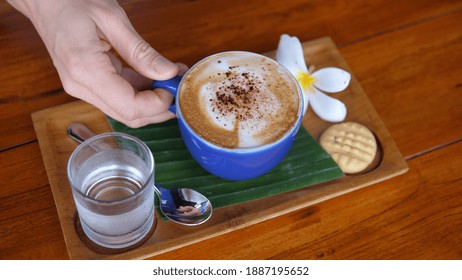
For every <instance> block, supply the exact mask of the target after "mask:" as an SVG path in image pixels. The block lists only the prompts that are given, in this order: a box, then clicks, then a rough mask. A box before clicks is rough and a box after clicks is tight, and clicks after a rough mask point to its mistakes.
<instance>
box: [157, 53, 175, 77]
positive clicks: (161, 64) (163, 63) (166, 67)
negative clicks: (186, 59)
mask: <svg viewBox="0 0 462 280" xmlns="http://www.w3.org/2000/svg"><path fill="white" fill-rule="evenodd" d="M154 69H155V70H156V71H157V72H159V73H165V72H171V71H173V70H178V67H177V66H176V64H175V63H173V62H171V61H170V60H168V59H166V58H165V57H163V56H161V57H159V58H158V59H157V60H156V62H155V64H154Z"/></svg>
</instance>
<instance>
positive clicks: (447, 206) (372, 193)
mask: <svg viewBox="0 0 462 280" xmlns="http://www.w3.org/2000/svg"><path fill="white" fill-rule="evenodd" d="M461 153H462V142H458V143H455V144H452V145H450V146H448V147H446V148H445V149H441V150H438V151H435V152H433V153H430V154H426V155H423V156H421V157H417V158H414V159H412V160H410V161H409V166H410V169H409V171H408V172H407V173H406V174H404V175H401V176H399V177H396V178H393V179H390V180H387V181H384V182H381V183H379V184H376V185H374V186H371V187H368V188H364V189H361V190H358V191H356V192H352V193H349V194H346V195H343V196H340V197H336V198H333V199H330V200H328V201H325V202H321V203H318V204H316V205H313V206H310V207H306V208H304V209H301V210H299V211H295V212H292V213H290V214H287V215H284V216H281V217H277V218H274V219H272V220H269V221H265V222H262V223H259V224H257V225H255V226H253V227H248V228H244V229H242V230H240V231H236V232H231V233H228V234H226V235H224V236H221V237H215V238H212V239H210V240H207V241H206V242H200V243H196V244H194V245H190V246H187V247H184V248H181V249H177V250H175V251H172V252H169V253H165V254H161V255H158V256H155V259H189V258H191V252H194V258H197V259H242V260H245V259H261V258H265V259H276V260H277V259H398V260H399V259H459V260H460V259H461V258H462V236H461V232H462V204H461V200H462V188H461V185H462V173H461V172H460V170H462V161H461V160H460V154H461ZM442 160H444V162H445V164H441V161H442ZM429 166H431V167H432V168H429ZM449 225H450V226H449ZM217 248H219V249H217Z"/></svg>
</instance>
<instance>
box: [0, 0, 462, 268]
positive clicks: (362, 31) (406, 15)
mask: <svg viewBox="0 0 462 280" xmlns="http://www.w3.org/2000/svg"><path fill="white" fill-rule="evenodd" d="M119 2H120V3H121V5H123V6H124V8H125V9H126V11H127V14H128V16H129V17H130V19H131V20H132V22H133V24H134V26H135V27H136V29H137V30H138V31H139V33H140V34H141V35H142V36H143V37H144V38H145V39H146V40H147V41H148V42H149V43H151V44H152V45H153V46H155V47H156V48H157V49H158V50H159V51H161V52H162V53H163V54H165V55H166V56H167V57H169V58H170V59H172V60H178V61H184V62H186V63H188V64H191V63H193V62H195V61H197V60H198V59H199V58H201V57H203V56H204V55H207V54H210V53H214V52H217V51H220V50H225V49H231V48H238V49H245V50H252V51H255V52H266V51H268V50H271V49H274V48H275V44H276V43H277V41H278V39H279V36H280V34H281V33H289V34H292V35H296V36H298V37H299V38H300V39H301V40H302V41H306V40H310V39H313V38H317V37H321V36H330V37H332V38H333V40H334V42H335V43H336V44H337V45H338V46H339V50H340V52H341V53H342V55H343V56H344V57H345V59H346V61H347V62H348V65H349V66H350V67H351V70H352V72H353V73H354V74H355V75H356V78H357V79H358V81H359V82H360V83H361V85H362V86H363V88H364V89H365V91H366V92H367V94H368V96H369V98H370V99H371V101H372V103H373V105H374V107H375V108H376V110H377V112H378V114H379V116H380V117H381V119H382V120H383V122H384V124H385V126H386V127H387V128H388V130H389V131H390V134H391V135H392V136H393V139H394V140H395V141H396V143H397V145H398V147H399V149H400V151H401V152H402V153H403V154H404V155H405V156H406V157H407V158H408V163H409V165H410V171H409V172H408V173H406V174H404V175H402V176H400V177H398V178H397V179H392V180H389V181H386V182H382V183H379V184H376V185H374V186H371V187H368V188H364V189H361V190H357V191H355V192H352V193H349V194H345V195H343V196H341V197H339V198H335V199H331V200H329V201H327V202H324V203H318V204H314V205H312V206H309V207H306V208H303V209H301V210H298V211H295V212H291V213H290V214H287V215H283V216H280V217H278V218H275V219H270V220H268V221H265V222H262V223H259V224H257V225H254V226H250V227H247V228H245V229H241V230H237V231H234V232H232V233H228V234H225V235H222V236H220V237H215V238H212V239H210V240H208V241H204V242H200V243H197V244H195V245H191V246H187V247H184V248H183V249H178V250H175V251H172V252H170V253H166V254H161V255H159V256H157V257H156V258H166V259H169V258H171V259H190V258H202V259H209V258H210V259H213V258H217V259H227V258H228V259H231V258H241V259H246V258H254V259H268V258H273V259H277V258H281V259H290V258H303V259H306V258H311V259H318V258H319V259H345V258H351V259H361V258H363V259H382V258H383V259H400V258H404V259H461V258H462V256H461V252H462V248H461V244H462V242H461V240H462V235H461V232H462V231H461V228H460V221H461V219H460V211H459V210H460V205H462V198H461V197H460V186H461V180H460V176H458V175H457V174H458V173H457V172H459V171H458V170H460V161H461V160H460V156H458V155H460V139H461V135H460V131H461V127H460V125H461V121H460V119H461V118H460V106H458V105H459V104H460V103H461V99H460V98H461V94H460V90H461V88H462V87H461V84H462V81H461V80H460V77H461V75H460V70H461V66H460V61H461V53H460V50H461V48H460V41H461V40H460V35H461V30H462V29H461V26H460V24H461V22H460V20H458V19H459V18H460V17H461V15H460V11H461V8H462V2H461V1H460V0H442V1H431V0H410V1H386V0H372V1H348V0H333V1H321V0H294V1H289V2H290V3H287V1H242V0H237V1H234V2H233V3H235V5H233V6H230V5H229V3H228V2H226V1H224V0H214V1H207V0H199V1H181V0H173V1H161V0H152V1H146V0H121V1H119ZM223 7H226V9H223ZM171 15H175V16H174V17H172V16H171ZM159 38H162V39H159ZM0 46H1V48H0V58H1V61H2V67H0V82H1V85H2V86H1V87H0V112H1V113H0V124H1V125H0V133H1V135H2V136H0V167H2V168H0V259H61V258H68V257H69V256H68V254H67V252H66V247H65V242H64V238H63V233H62V231H61V229H60V225H59V218H58V213H57V211H56V207H55V205H54V201H53V200H52V193H51V190H50V186H49V185H48V183H47V181H48V179H47V177H46V173H45V168H44V165H43V161H42V159H41V154H40V150H39V147H38V143H37V142H35V139H36V138H37V136H36V135H35V132H34V130H33V126H32V120H31V118H30V114H31V113H32V112H35V111H37V110H40V109H44V108H48V107H53V106H56V105H59V104H64V103H67V102H69V101H72V100H73V99H72V98H70V97H69V96H68V95H67V94H65V93H64V92H63V91H62V87H61V84H60V81H59V79H58V76H57V73H56V71H55V69H54V68H53V65H52V62H51V59H50V58H49V57H48V54H47V51H46V49H45V47H44V45H43V43H42V42H41V40H40V38H39V37H38V35H37V34H36V32H35V30H34V29H33V27H32V24H31V23H30V22H29V21H28V19H26V18H25V17H23V16H22V15H21V14H19V13H18V12H16V11H14V10H13V9H12V8H11V7H10V6H9V5H8V4H7V3H6V1H1V2H0ZM432 120H435V121H432ZM454 168H458V170H457V169H454ZM459 173H460V172H459ZM18 174H21V175H18ZM277 233H284V234H277ZM260 236H261V237H260ZM367 241H368V242H367ZM427 244H428V245H427ZM217 248H218V249H217ZM192 252H194V255H191V253H192Z"/></svg>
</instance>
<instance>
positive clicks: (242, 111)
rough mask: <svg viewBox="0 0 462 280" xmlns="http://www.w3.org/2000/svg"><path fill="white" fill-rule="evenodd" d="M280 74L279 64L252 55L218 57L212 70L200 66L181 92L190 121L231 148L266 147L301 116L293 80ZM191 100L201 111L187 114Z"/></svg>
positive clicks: (186, 81) (211, 65)
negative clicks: (288, 124) (265, 145)
mask: <svg viewBox="0 0 462 280" xmlns="http://www.w3.org/2000/svg"><path fill="white" fill-rule="evenodd" d="M275 71H280V70H279V67H278V66H277V64H275V63H274V62H273V61H270V60H269V59H267V58H263V57H257V58H255V56H253V55H251V54H248V53H239V55H234V56H230V57H224V56H217V57H213V59H211V60H210V61H209V62H208V64H207V67H202V68H196V67H195V68H194V69H193V70H192V71H191V72H190V73H189V75H188V76H190V77H192V76H194V78H187V79H186V80H184V81H183V84H184V85H182V89H181V90H180V91H181V92H182V93H181V95H182V96H181V97H180V107H181V108H182V109H181V110H182V112H183V114H184V116H185V119H186V121H187V122H188V123H189V124H190V126H191V127H192V128H193V130H195V131H196V132H197V133H198V134H200V135H201V136H202V137H204V138H205V139H207V140H209V141H211V142H214V143H215V144H217V145H219V146H224V147H228V148H250V147H256V146H261V145H264V144H267V143H270V142H272V141H274V140H275V138H280V137H282V135H283V134H284V133H285V132H287V130H288V129H287V125H286V124H285V123H294V121H295V119H296V117H297V115H298V104H299V103H298V98H299V96H298V94H297V92H295V93H293V92H292V91H293V90H294V89H293V88H294V87H293V81H292V80H290V78H287V77H286V74H283V75H279V73H277V72H275ZM275 73H276V74H275ZM290 83H292V84H290ZM183 88H185V90H183ZM188 89H189V90H188ZM186 91H189V92H188V93H186ZM284 94H287V95H288V96H282V95H284ZM183 95H184V96H183ZM286 98H288V99H289V100H288V101H289V102H287V99H286ZM188 102H189V103H191V104H190V106H197V107H196V108H199V110H198V112H197V111H196V112H194V113H192V112H186V110H185V108H186V107H188V105H184V104H187V103H188ZM193 104H194V105H193ZM194 115H196V116H197V117H199V115H200V120H199V119H196V117H195V116H194ZM198 120H199V121H198ZM281 126H282V127H281ZM289 129H290V127H289Z"/></svg>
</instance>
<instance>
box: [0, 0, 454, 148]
mask: <svg viewBox="0 0 462 280" xmlns="http://www.w3.org/2000/svg"><path fill="white" fill-rule="evenodd" d="M119 2H120V4H121V5H122V6H123V7H124V8H125V9H126V12H127V14H128V16H129V18H130V19H131V21H132V23H133V25H134V26H135V28H136V29H137V31H138V32H139V33H140V34H141V35H142V36H143V38H144V39H145V40H146V41H148V42H149V43H150V44H151V45H153V46H154V47H155V48H156V49H157V50H158V51H160V52H161V53H162V54H164V55H165V56H166V57H168V58H170V59H171V60H173V61H181V62H185V63H187V64H189V65H192V64H193V63H195V62H196V61H198V60H199V59H201V58H203V57H205V56H207V55H210V54H212V53H216V52H219V51H223V50H235V49H242V50H249V51H254V52H267V51H269V50H272V49H274V48H275V46H276V45H277V42H278V40H279V36H280V35H281V34H283V33H290V34H291V35H295V36H298V37H299V38H300V39H301V40H302V41H307V40H311V39H314V38H318V37H323V36H330V37H332V38H333V40H334V42H336V44H337V45H339V46H343V45H350V44H352V43H354V42H357V41H361V40H364V39H366V38H369V37H371V36H375V35H377V34H382V33H389V32H391V31H393V30H395V29H400V28H403V27H406V26H409V25H413V24H416V23H418V22H421V21H425V20H428V19H431V18H432V17H435V16H441V15H445V14H449V13H451V12H453V11H455V10H460V9H461V8H462V2H460V1H457V0H446V1H431V0H412V1H406V2H405V3H399V1H391V2H390V1H385V0H373V1H354V2H352V1H348V0H335V1H329V2H326V1H322V0H310V1H307V0H296V1H288V2H284V3H280V1H262V0H259V1H245V0H238V1H234V2H233V3H234V4H233V5H232V6H230V5H229V2H228V1H225V0H213V1H161V0H150V1H146V0H125V1H119ZM223 7H226V9H223ZM0 15H1V17H0V46H1V48H0V57H2V66H3V67H1V68H0V84H1V85H2V87H0V111H1V112H2V114H0V123H2V124H3V125H2V126H1V127H0V134H1V135H4V136H3V137H1V138H0V150H1V149H4V148H7V147H10V146H13V145H15V144H17V143H23V142H27V141H30V140H32V139H35V135H34V132H33V127H32V122H31V120H30V114H31V113H32V112H35V111H38V110H40V109H43V108H47V107H52V106H56V105H59V104H64V103H67V102H70V101H72V100H73V99H72V98H71V97H70V96H68V95H66V94H65V93H64V92H63V91H62V86H61V83H60V81H59V78H58V75H57V72H56V70H55V69H54V67H53V63H52V61H51V59H50V58H49V56H48V52H47V50H46V48H45V46H44V44H43V43H42V41H41V39H40V37H39V36H38V35H37V33H36V32H35V30H34V29H33V26H32V24H31V23H30V22H29V20H28V19H27V18H25V17H24V16H23V15H22V14H20V13H18V12H16V11H15V10H14V9H12V8H11V7H10V6H9V5H8V4H7V3H6V2H2V3H1V4H0ZM172 15H174V16H173V17H174V20H172ZM159 38H161V39H159ZM359 81H360V82H362V80H361V78H360V79H359ZM15 120H18V121H15ZM12 130H14V131H16V133H14V134H12V133H6V132H8V131H12Z"/></svg>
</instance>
